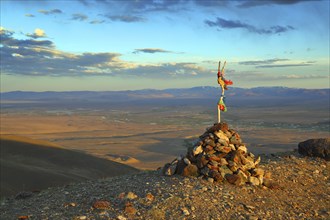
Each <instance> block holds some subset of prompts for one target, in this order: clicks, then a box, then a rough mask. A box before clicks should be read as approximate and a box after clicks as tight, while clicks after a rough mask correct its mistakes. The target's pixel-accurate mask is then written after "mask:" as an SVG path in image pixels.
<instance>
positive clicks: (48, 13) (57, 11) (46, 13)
mask: <svg viewBox="0 0 330 220" xmlns="http://www.w3.org/2000/svg"><path fill="white" fill-rule="evenodd" d="M38 12H39V13H41V14H44V15H52V14H62V13H63V12H62V11H61V10H60V9H53V10H50V11H47V10H39V11H38Z"/></svg>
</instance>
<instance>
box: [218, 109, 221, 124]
mask: <svg viewBox="0 0 330 220" xmlns="http://www.w3.org/2000/svg"><path fill="white" fill-rule="evenodd" d="M220 112H221V111H220V106H219V105H218V123H220Z"/></svg>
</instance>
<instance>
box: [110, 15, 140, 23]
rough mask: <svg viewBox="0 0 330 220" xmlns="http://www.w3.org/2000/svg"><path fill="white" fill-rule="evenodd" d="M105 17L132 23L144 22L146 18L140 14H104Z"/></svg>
mask: <svg viewBox="0 0 330 220" xmlns="http://www.w3.org/2000/svg"><path fill="white" fill-rule="evenodd" d="M104 16H105V17H107V18H108V19H110V20H111V21H121V22H127V23H131V22H142V21H145V20H146V19H145V18H143V17H140V16H134V15H114V16H111V15H104Z"/></svg>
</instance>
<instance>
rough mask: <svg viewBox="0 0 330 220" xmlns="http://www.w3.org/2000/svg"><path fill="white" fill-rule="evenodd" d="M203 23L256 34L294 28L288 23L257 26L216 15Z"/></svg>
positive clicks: (285, 30)
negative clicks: (265, 26)
mask: <svg viewBox="0 0 330 220" xmlns="http://www.w3.org/2000/svg"><path fill="white" fill-rule="evenodd" d="M204 22H205V24H207V25H208V26H210V27H217V28H223V29H245V30H247V31H249V32H252V33H257V34H278V33H284V32H287V31H290V30H294V28H293V27H292V26H290V25H287V26H279V25H276V26H271V27H270V28H257V27H255V26H253V25H251V24H247V23H244V22H241V21H238V20H226V19H223V18H219V17H217V19H216V20H215V21H211V20H205V21H204Z"/></svg>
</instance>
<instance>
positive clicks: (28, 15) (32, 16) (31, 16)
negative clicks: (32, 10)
mask: <svg viewBox="0 0 330 220" xmlns="http://www.w3.org/2000/svg"><path fill="white" fill-rule="evenodd" d="M25 17H30V18H34V17H35V16H34V15H33V14H25Z"/></svg>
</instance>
